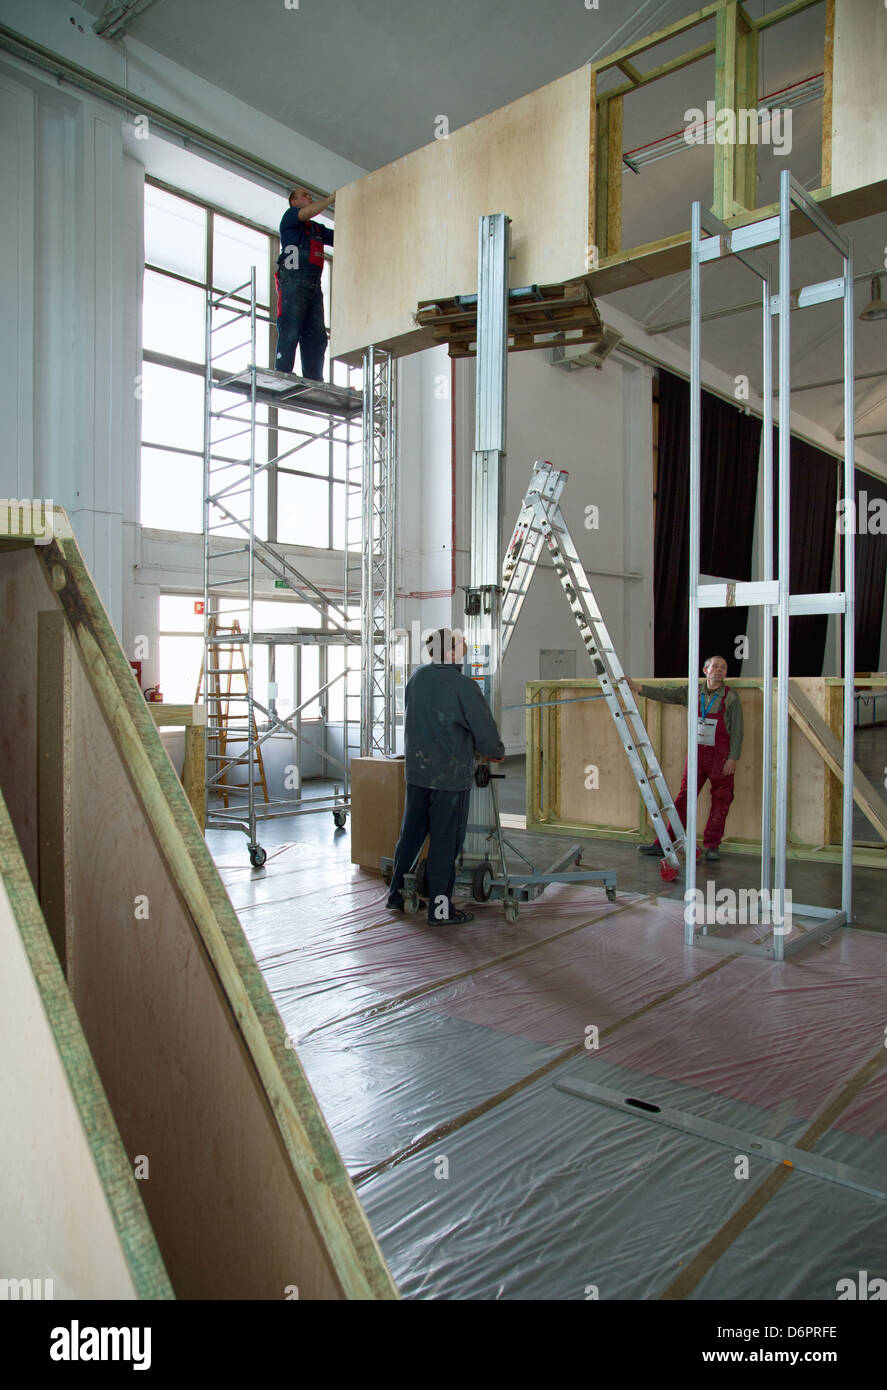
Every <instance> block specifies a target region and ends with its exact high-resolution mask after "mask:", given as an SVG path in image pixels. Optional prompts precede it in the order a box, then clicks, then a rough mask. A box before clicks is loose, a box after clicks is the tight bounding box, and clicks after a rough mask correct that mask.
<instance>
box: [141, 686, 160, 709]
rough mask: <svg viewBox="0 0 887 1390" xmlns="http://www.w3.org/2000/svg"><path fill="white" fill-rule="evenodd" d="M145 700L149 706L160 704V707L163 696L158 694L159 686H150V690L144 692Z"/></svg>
mask: <svg viewBox="0 0 887 1390" xmlns="http://www.w3.org/2000/svg"><path fill="white" fill-rule="evenodd" d="M145 699H146V700H147V701H148V703H149V704H152V705H156V704H160V705H162V704H163V695H162V694H161V692H160V686H159V685H152V686H150V688H149V689H148V690H146V691H145Z"/></svg>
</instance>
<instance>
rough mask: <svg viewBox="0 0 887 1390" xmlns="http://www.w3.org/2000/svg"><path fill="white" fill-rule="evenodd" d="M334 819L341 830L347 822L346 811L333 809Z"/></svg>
mask: <svg viewBox="0 0 887 1390" xmlns="http://www.w3.org/2000/svg"><path fill="white" fill-rule="evenodd" d="M333 820H334V821H335V823H336V828H337V829H338V830H341V829H342V828H343V826H344V824H345V812H344V811H333Z"/></svg>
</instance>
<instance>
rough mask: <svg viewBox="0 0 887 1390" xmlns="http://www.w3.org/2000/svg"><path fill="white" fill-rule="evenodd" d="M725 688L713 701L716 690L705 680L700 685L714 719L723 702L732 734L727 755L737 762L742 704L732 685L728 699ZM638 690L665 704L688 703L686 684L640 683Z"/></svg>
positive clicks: (725, 717)
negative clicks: (723, 692) (709, 688)
mask: <svg viewBox="0 0 887 1390" xmlns="http://www.w3.org/2000/svg"><path fill="white" fill-rule="evenodd" d="M726 684H727V682H726V681H725V682H724V685H726ZM723 689H724V686H721V689H720V690H719V691H718V693H717V695H715V696H714V700H713V701H712V695H713V694H714V692H713V691H711V690H708V689H707V688H706V685H705V682H704V681H702V682H701V683H700V686H699V693H700V695H703V694H704V697H705V708H706V709H707V712H708V714H709V716H710V717H711V718H712V719H713V718H714V717H715V715H716V714H717V713H718V711H719V709H720V708H721V704H722V703H723V705H724V723H725V724H726V726H727V733H728V734H729V736H730V752H729V754H728V755H727V756H728V757H730V758H732V759H733V761H734V762H736V760H737V758H738V757H739V755H740V753H741V752H742V705H741V704H740V702H739V695H738V694H737V692H736V691H735V690H734V689H733V687H732V685H731V686H729V687H728V689H727V698H726V700H724V696H723V694H722V693H721V692H722V691H723ZM638 690H639V691H640V693H641V694H642V695H645V696H646V698H647V699H648V700H659V701H660V702H661V703H662V704H665V705H685V704H686V703H687V687H686V686H685V685H639V686H638ZM709 702H711V703H709ZM701 714H702V710H701V709H700V716H701Z"/></svg>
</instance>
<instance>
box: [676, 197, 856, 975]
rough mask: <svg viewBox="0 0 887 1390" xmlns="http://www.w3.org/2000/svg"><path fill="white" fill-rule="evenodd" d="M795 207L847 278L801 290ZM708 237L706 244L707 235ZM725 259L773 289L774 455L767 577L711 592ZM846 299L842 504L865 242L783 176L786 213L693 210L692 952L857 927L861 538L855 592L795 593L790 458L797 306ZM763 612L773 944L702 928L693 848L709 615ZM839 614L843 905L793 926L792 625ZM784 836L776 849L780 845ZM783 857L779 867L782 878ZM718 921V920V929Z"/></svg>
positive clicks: (765, 811) (850, 582)
mask: <svg viewBox="0 0 887 1390" xmlns="http://www.w3.org/2000/svg"><path fill="white" fill-rule="evenodd" d="M793 210H795V211H797V212H799V213H801V214H803V216H805V217H806V218H807V220H808V221H809V222H810V223H811V225H812V227H813V229H814V231H815V232H817V233H818V234H819V236H821V237H822V238H823V240H824V241H826V242H827V243H828V244H829V246H830V247H831V248H832V250H833V251H836V252H837V254H838V255H839V256H840V257H841V261H842V274H841V275H840V276H837V277H835V278H834V279H831V280H825V281H821V282H819V283H817V284H812V285H805V286H803V287H802V288H801V289H799V290H794V291H793V290H792V288H791V216H792V211H793ZM704 232H705V233H708V235H707V236H705V237H704V236H703V233H704ZM773 242H778V245H779V274H778V290H777V292H776V293H775V294H773V293H771V282H772V266H771V264H770V262H768V261H765V260H763V259H762V258H761V257H760V256H759V255H758V254H757V253H756V251H755V248H756V247H759V246H765V245H769V244H772V243H773ZM723 256H735V257H736V259H737V260H739V261H741V262H742V263H743V265H745V266H746V267H747V268H748V269H749V270H751V271H752V272H753V273H754V274H755V275H757V276H758V278H759V280H760V282H761V308H762V325H763V332H762V369H763V399H764V426H763V433H764V447H763V473H764V493H763V522H764V525H763V532H764V535H763V543H764V560H763V571H764V574H763V579H762V580H757V581H751V582H748V583H745V582H738V581H737V582H736V583H728V584H700V582H699V580H700V524H701V516H700V512H701V506H700V482H701V439H702V428H701V426H702V371H701V365H702V294H701V273H702V266H703V265H704V264H707V263H708V262H710V261H716V260H718V259H720V258H721V257H723ZM834 299H841V300H842V301H843V338H844V343H843V356H844V373H843V380H844V469H843V481H842V487H841V490H840V493H841V495H840V496H839V503H840V500H842V498H843V499H845V500H846V499H850V500H851V501H853V499H854V498H855V492H854V396H853V245H852V241H851V240H850V239H849V238H845V237H843V236H842V235H841V233H840V232H839V231H838V229H837V228H836V227H835V226H834V224H833V223H832V222H831V221H830V219H829V218H828V217H827V216H826V215H825V213H824V212H823V211H822V209H821V208H820V207H819V206H818V205H817V203H816V202H815V201H814V200H813V199H812V198H811V197H810V196H809V194H808V193H807V192H806V190H805V189H804V188H803V187H802V186H801V184H799V183H798V181H797V180H796V179H795V178H793V177H792V174H791V172H790V171H789V170H788V169H785V170H783V171H782V173H781V175H780V184H779V212H778V213H777V214H776V215H775V216H772V217H766V218H763V219H761V220H759V221H757V222H751V223H748V224H746V225H745V226H742V227H737V228H734V229H733V230H732V231H731V230H730V228H728V227H727V226H726V225H725V224H724V223H723V222H721V221H720V219H719V218H717V217H715V216H714V214H713V213H711V212H709V211H708V210H707V209H705V208H703V207H702V205H701V204H700V203H698V202H696V203H694V204H693V208H692V243H691V271H690V301H691V309H690V314H691V317H690V603H689V643H688V647H689V652H688V699H687V844H688V846H689V850H688V854H687V859H686V874H685V893H684V901H685V911H684V927H685V935H684V939H685V942H686V944H687V945H688V946H703V947H706V948H709V949H712V950H716V951H722V952H724V951H726V952H730V953H733V952H737V951H738V952H742V953H745V954H752V955H759V956H765V957H768V958H770V959H773V960H783V959H786V958H787V957H789V956H791V955H793V954H795V953H796V952H797V951H798V950H800V949H801V948H802V947H803V946H806V945H808V944H809V943H810V942H811V941H813V940H815V939H817V938H818V937H821V936H823V935H825V934H826V933H828V932H831V931H833V930H835V929H836V928H838V927H841V926H846V925H847V924H848V923H849V922H850V919H851V906H852V902H851V892H852V865H853V860H852V851H853V698H852V693H853V690H852V681H853V676H854V635H855V634H854V621H855V600H854V584H855V569H854V560H855V555H854V535H855V528H854V532H852V533H848V535H846V536H845V537H844V546H843V554H844V588H843V590H842V591H831V592H827V593H821V594H792V593H791V592H790V589H789V558H790V554H789V545H790V525H791V518H790V514H789V500H790V481H791V475H790V467H791V463H790V459H791V314H792V312H793V311H795V310H799V309H803V308H806V307H808V306H810V305H814V304H822V303H826V302H828V301H829V300H834ZM774 318H778V320H779V345H778V364H777V365H778V375H777V392H778V402H779V409H778V416H779V474H778V483H779V492H778V502H779V509H778V517H779V529H778V537H777V542H778V566H777V574H776V577H775V578H774V576H773V422H774V390H773V319H774ZM728 606H730V607H732V606H737V607H746V606H750V607H754V606H757V607H760V608H761V610H762V617H763V643H762V647H763V663H762V664H763V689H764V705H763V716H764V717H763V730H762V732H763V752H762V764H763V777H762V783H763V792H762V808H761V887H760V899H761V902H762V903H767V904H769V905H770V906H771V918H772V904H773V902H774V899H775V902H776V905H777V911H778V913H779V914H780V915H781V916H782V920H781V921H780V920H778V919H777V920H776V921H775V922H772V921H771V925H772V926H773V930H772V933H771V937H770V940H769V941H766V942H763V943H757V944H753V943H749V942H744V941H738V940H735V939H732V940H731V939H727V938H724V937H719V936H713V935H710V934H709V932H708V931H707V930H706V929H705V927H704V928H703V930H701V931H696V930H695V926H696V923H695V920H694V906H695V903H696V901H697V900H696V857H695V855H694V854H693V853H692V852H690V851H691V850H692V848H693V847H694V846H695V844H696V822H697V805H696V801H697V796H698V763H697V750H698V738H697V717H698V714H697V711H698V701H697V700H696V699H694V698H693V696H694V693H695V692H696V690H697V689H698V680H699V657H700V654H699V613H700V610H701V609H702V608H724V607H728ZM824 613H839V614H841V615H842V616H843V619H844V661H843V665H844V671H843V675H844V728H843V733H844V748H843V778H844V782H843V803H842V804H843V824H842V839H841V908H840V910H835V909H833V908H828V907H821V906H818V905H811V904H796V903H792V907H791V922H790V923H788V924H786V922H785V907H786V898H785V892H786V884H785V877H786V840H787V833H788V827H787V816H788V735H789V679H790V676H789V669H788V656H789V618H790V617H794V616H796V615H799V614H824ZM773 618H775V619H776V623H777V658H778V661H777V676H776V721H775V723H776V814H775V817H774V815H773V804H772V803H773V787H772V779H771V768H772V759H773V707H772V706H773V702H772V696H771V697H770V698H768V692H770V691H772V686H773V634H772V622H771V619H773ZM771 840H772V844H771ZM771 856H772V858H773V870H772V875H771ZM804 917H806V918H809V919H811V922H810V923H809V924H805V926H804V930H803V932H800V931H799V932H798V933H797V934H796V935H795V936H794V938H793V939H792V940H791V941H787V940H786V937H787V935H788V932H789V931H790V930H792V929H793V928H794V927H795V925H796V923H797V919H798V918H804ZM707 925H708V924H706V926H707Z"/></svg>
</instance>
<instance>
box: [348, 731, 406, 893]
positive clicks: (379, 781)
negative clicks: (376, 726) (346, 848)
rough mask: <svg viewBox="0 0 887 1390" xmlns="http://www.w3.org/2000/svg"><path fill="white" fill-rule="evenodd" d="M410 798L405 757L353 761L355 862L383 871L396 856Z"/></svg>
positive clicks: (352, 850)
mask: <svg viewBox="0 0 887 1390" xmlns="http://www.w3.org/2000/svg"><path fill="white" fill-rule="evenodd" d="M405 795H406V786H405V782H404V760H403V758H352V759H351V862H352V864H359V865H360V866H361V868H362V869H373V870H375V872H376V873H378V872H379V860H380V859H381V858H382V857H383V856H387V857H388V858H389V859H390V858H393V856H394V849H395V846H396V845H397V837H398V835H399V834H400V825H401V821H402V820H403V804H404V797H405Z"/></svg>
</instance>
